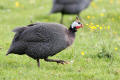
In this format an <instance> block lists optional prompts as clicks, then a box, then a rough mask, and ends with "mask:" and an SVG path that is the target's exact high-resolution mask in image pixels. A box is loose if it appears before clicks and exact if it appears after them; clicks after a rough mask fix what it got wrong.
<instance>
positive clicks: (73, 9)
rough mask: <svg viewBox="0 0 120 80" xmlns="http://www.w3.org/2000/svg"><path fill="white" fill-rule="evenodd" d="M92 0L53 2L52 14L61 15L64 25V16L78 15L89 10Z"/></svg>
mask: <svg viewBox="0 0 120 80" xmlns="http://www.w3.org/2000/svg"><path fill="white" fill-rule="evenodd" d="M91 1H92V0H53V7H52V10H51V12H50V13H61V14H62V15H61V20H60V23H63V16H64V14H76V15H78V16H79V14H80V12H81V11H82V10H84V9H85V8H87V7H88V6H89V4H90V2H91Z"/></svg>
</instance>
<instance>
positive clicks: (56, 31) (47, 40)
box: [6, 18, 83, 67]
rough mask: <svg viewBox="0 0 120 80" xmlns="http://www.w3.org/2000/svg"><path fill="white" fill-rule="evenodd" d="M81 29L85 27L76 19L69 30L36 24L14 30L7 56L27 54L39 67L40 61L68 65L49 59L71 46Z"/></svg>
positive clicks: (51, 24) (63, 27)
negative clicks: (78, 30) (76, 33)
mask: <svg viewBox="0 0 120 80" xmlns="http://www.w3.org/2000/svg"><path fill="white" fill-rule="evenodd" d="M81 27H83V25H82V24H81V23H80V22H79V20H78V18H76V20H75V21H74V22H73V23H72V25H70V28H69V29H67V28H66V27H65V26H64V25H62V24H57V23H34V24H30V25H27V26H26V27H19V28H16V29H14V30H13V31H14V32H15V33H16V34H15V36H14V39H13V41H12V44H11V46H10V48H9V50H8V52H7V54H6V55H8V54H11V53H14V54H18V55H23V54H26V55H28V56H29V57H31V58H33V59H35V60H37V64H38V67H39V66H40V62H39V59H44V60H45V61H47V62H57V63H61V64H64V63H67V62H66V61H63V60H53V59H48V57H49V56H53V55H55V54H57V53H58V52H60V51H62V50H63V49H65V48H67V47H68V46H70V45H71V44H72V43H73V41H74V38H75V32H76V31H77V29H79V28H81Z"/></svg>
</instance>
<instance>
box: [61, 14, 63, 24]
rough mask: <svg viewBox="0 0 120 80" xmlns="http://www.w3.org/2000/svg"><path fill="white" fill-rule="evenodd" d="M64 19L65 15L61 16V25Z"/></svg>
mask: <svg viewBox="0 0 120 80" xmlns="http://www.w3.org/2000/svg"><path fill="white" fill-rule="evenodd" d="M63 17H64V14H61V20H60V24H63Z"/></svg>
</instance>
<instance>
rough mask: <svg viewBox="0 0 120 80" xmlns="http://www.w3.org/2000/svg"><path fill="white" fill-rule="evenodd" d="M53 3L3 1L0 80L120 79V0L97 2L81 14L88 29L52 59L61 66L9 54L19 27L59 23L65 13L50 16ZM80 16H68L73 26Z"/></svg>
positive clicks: (47, 0) (0, 1) (67, 21)
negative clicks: (34, 23) (38, 65)
mask: <svg viewBox="0 0 120 80" xmlns="http://www.w3.org/2000/svg"><path fill="white" fill-rule="evenodd" d="M51 7H52V0H0V80H120V31H119V30H120V0H93V2H92V3H91V5H90V6H89V8H87V9H86V10H84V11H83V12H82V13H81V17H82V19H84V22H82V23H83V24H84V28H83V29H80V30H79V31H78V32H77V33H76V39H75V42H74V44H73V45H72V46H71V47H69V48H67V49H66V50H63V51H62V52H60V53H59V54H57V55H55V56H53V57H49V58H51V59H63V60H66V61H69V64H65V65H61V64H56V63H50V62H49V63H48V62H45V61H44V60H40V68H38V67H37V64H36V61H35V60H33V59H31V58H30V57H28V56H26V55H23V56H19V55H15V54H12V55H9V56H6V55H5V54H6V52H7V50H8V48H9V46H10V44H11V41H12V39H13V37H14V33H13V32H12V30H13V29H14V28H15V27H19V26H25V25H28V24H30V23H31V19H32V21H33V22H55V23H59V21H60V16H61V14H59V13H58V14H52V15H48V14H49V12H50V9H51ZM75 17H76V15H72V16H71V15H66V16H65V17H64V25H66V27H69V26H70V24H71V23H72V21H73V20H74V19H75Z"/></svg>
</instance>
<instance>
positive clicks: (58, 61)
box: [44, 58, 68, 64]
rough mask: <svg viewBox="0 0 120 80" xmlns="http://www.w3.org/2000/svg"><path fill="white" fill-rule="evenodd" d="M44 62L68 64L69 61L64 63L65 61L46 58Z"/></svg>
mask: <svg viewBox="0 0 120 80" xmlns="http://www.w3.org/2000/svg"><path fill="white" fill-rule="evenodd" d="M44 60H45V61H47V62H56V63H58V64H68V62H67V61H63V60H53V59H48V58H45V59H44Z"/></svg>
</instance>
